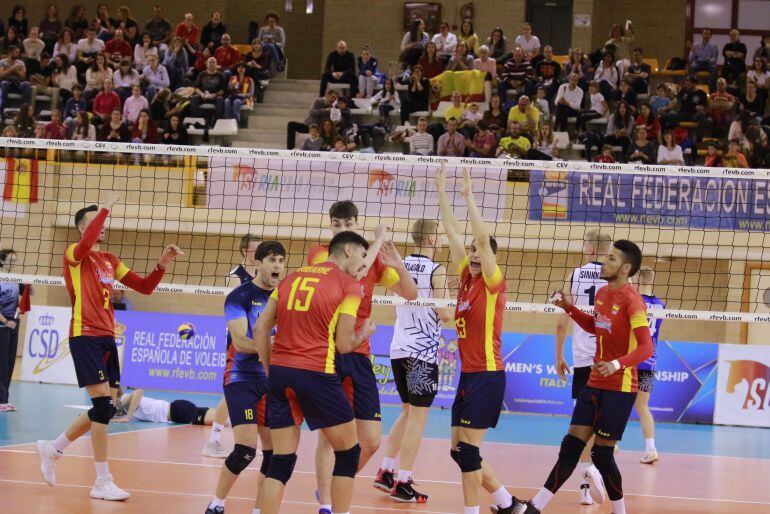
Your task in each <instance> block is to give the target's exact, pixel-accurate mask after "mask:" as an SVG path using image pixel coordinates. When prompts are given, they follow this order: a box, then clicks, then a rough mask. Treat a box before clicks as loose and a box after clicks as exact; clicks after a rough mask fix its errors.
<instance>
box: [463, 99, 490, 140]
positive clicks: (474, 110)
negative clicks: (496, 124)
mask: <svg viewBox="0 0 770 514" xmlns="http://www.w3.org/2000/svg"><path fill="white" fill-rule="evenodd" d="M482 119H484V115H483V114H482V113H481V112H479V104H477V103H476V102H473V103H471V104H470V106H469V107H468V108H467V109H465V112H463V116H462V119H461V120H460V127H461V129H462V130H460V132H461V133H462V135H464V136H465V137H466V139H473V135H474V134H475V133H476V129H477V126H478V124H479V122H480V121H481V120H482Z"/></svg>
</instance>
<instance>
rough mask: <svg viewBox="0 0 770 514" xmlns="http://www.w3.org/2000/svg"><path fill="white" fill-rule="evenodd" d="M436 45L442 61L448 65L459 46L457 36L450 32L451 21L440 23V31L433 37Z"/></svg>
mask: <svg viewBox="0 0 770 514" xmlns="http://www.w3.org/2000/svg"><path fill="white" fill-rule="evenodd" d="M431 41H433V43H434V44H435V45H436V54H437V55H438V58H439V59H440V60H441V62H442V63H443V64H444V65H446V63H447V62H449V59H450V58H451V57H452V54H454V51H455V47H456V46H457V36H455V35H454V34H452V33H451V32H449V22H448V21H446V20H444V21H442V22H441V23H439V26H438V32H437V33H436V34H434V35H433V38H432V39H431Z"/></svg>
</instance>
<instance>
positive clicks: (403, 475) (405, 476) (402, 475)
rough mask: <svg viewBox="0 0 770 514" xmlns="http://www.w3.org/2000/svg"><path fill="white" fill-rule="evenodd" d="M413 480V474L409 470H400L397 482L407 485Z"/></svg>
mask: <svg viewBox="0 0 770 514" xmlns="http://www.w3.org/2000/svg"><path fill="white" fill-rule="evenodd" d="M410 478H412V472H411V471H409V470H408V469H399V470H398V479H397V480H396V481H397V482H403V483H407V482H409V479H410Z"/></svg>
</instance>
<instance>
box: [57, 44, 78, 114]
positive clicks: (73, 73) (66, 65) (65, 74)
mask: <svg viewBox="0 0 770 514" xmlns="http://www.w3.org/2000/svg"><path fill="white" fill-rule="evenodd" d="M76 84H78V74H77V70H75V66H73V65H72V64H70V60H69V58H68V57H67V54H59V55H57V56H56V57H54V59H53V70H52V72H51V85H52V86H53V87H55V88H58V93H57V96H58V100H59V101H60V102H61V103H66V102H67V100H69V99H70V97H71V96H72V88H73V87H75V85H76Z"/></svg>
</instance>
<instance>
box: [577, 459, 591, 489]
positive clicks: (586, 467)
mask: <svg viewBox="0 0 770 514" xmlns="http://www.w3.org/2000/svg"><path fill="white" fill-rule="evenodd" d="M593 467H594V463H593V462H591V461H588V462H580V463H579V464H578V469H579V470H580V483H581V484H587V483H588V479H587V478H586V477H585V475H586V472H587V471H591V468H593Z"/></svg>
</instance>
